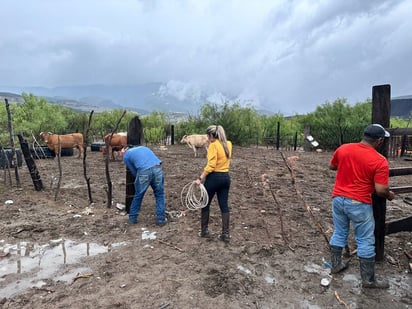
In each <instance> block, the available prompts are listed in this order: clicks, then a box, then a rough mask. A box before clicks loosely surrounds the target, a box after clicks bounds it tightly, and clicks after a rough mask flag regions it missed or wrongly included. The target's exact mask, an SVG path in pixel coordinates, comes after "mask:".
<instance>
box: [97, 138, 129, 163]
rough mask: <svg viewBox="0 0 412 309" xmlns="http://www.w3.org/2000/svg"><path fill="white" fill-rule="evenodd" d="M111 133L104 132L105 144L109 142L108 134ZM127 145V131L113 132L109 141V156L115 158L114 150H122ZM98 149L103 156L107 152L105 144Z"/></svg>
mask: <svg viewBox="0 0 412 309" xmlns="http://www.w3.org/2000/svg"><path fill="white" fill-rule="evenodd" d="M111 134H112V133H109V134H106V135H105V136H104V137H103V141H104V143H105V144H106V145H108V144H109V140H110V136H111ZM126 146H127V133H114V134H113V136H112V139H111V141H110V147H109V156H110V157H111V158H112V159H113V160H115V156H114V152H117V151H120V150H122V148H123V147H126ZM100 151H101V152H103V156H105V155H106V154H107V149H106V146H102V147H101V148H100Z"/></svg>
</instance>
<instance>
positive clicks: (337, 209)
mask: <svg viewBox="0 0 412 309" xmlns="http://www.w3.org/2000/svg"><path fill="white" fill-rule="evenodd" d="M332 214H333V225H334V231H333V235H332V237H331V239H330V241H329V244H330V245H332V246H338V247H342V248H343V247H345V246H346V245H347V243H348V236H349V226H350V222H352V224H353V229H354V234H355V240H356V244H357V246H358V248H357V249H358V253H357V254H358V257H361V258H371V257H374V256H375V235H374V231H375V219H374V218H373V209H372V205H369V204H364V203H362V202H359V201H356V200H352V199H349V198H345V197H342V196H336V197H334V198H333V201H332Z"/></svg>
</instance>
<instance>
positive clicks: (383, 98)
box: [372, 85, 391, 262]
mask: <svg viewBox="0 0 412 309" xmlns="http://www.w3.org/2000/svg"><path fill="white" fill-rule="evenodd" d="M390 115H391V86H390V85H379V86H373V87H372V123H379V124H380V125H382V126H383V127H384V128H388V127H389V122H390ZM388 148H389V143H388V141H387V139H385V142H384V143H383V144H382V146H381V147H380V149H379V150H378V151H379V152H380V153H381V154H382V155H384V156H385V157H388ZM372 206H373V216H374V218H375V252H376V256H375V260H376V261H377V262H380V261H383V258H384V247H385V220H386V219H385V217H386V199H385V198H383V197H380V196H377V195H376V194H375V193H374V194H372Z"/></svg>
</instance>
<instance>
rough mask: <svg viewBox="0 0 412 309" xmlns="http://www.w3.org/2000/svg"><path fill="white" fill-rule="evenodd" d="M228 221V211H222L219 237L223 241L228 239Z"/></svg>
mask: <svg viewBox="0 0 412 309" xmlns="http://www.w3.org/2000/svg"><path fill="white" fill-rule="evenodd" d="M229 221H230V213H229V212H225V213H222V234H220V235H219V239H220V240H222V241H225V242H229V240H230V234H229Z"/></svg>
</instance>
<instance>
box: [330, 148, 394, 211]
mask: <svg viewBox="0 0 412 309" xmlns="http://www.w3.org/2000/svg"><path fill="white" fill-rule="evenodd" d="M331 164H332V165H335V166H337V168H338V171H337V174H336V181H335V185H334V188H333V193H332V196H333V197H335V196H344V197H347V198H351V199H355V200H357V201H360V202H363V203H366V204H371V203H372V199H371V194H372V193H373V191H374V190H375V183H380V184H383V185H387V184H388V183H387V180H388V177H387V172H388V164H387V161H386V158H385V157H384V156H382V155H381V154H380V153H378V152H377V151H376V150H375V149H374V148H373V147H371V146H369V145H365V144H363V143H350V144H344V145H342V146H341V147H339V148H338V149H337V150H336V151H335V153H334V155H333V157H332V159H331Z"/></svg>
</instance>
